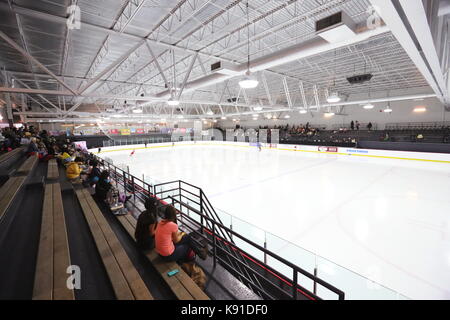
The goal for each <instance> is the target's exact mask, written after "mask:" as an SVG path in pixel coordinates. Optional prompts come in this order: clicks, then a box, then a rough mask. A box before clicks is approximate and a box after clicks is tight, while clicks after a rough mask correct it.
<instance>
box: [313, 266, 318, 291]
mask: <svg viewBox="0 0 450 320" xmlns="http://www.w3.org/2000/svg"><path fill="white" fill-rule="evenodd" d="M314 277H315V278H317V267H314ZM313 293H314V294H315V295H317V282H316V279H314V284H313Z"/></svg>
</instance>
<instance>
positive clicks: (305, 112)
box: [299, 109, 308, 114]
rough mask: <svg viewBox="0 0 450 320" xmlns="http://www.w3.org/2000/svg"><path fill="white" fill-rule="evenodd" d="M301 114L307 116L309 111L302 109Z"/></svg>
mask: <svg viewBox="0 0 450 320" xmlns="http://www.w3.org/2000/svg"><path fill="white" fill-rule="evenodd" d="M299 112H300V114H307V113H308V111H307V110H306V109H300V111H299Z"/></svg>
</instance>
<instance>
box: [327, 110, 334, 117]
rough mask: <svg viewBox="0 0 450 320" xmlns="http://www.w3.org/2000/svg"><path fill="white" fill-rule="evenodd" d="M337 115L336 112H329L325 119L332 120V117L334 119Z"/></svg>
mask: <svg viewBox="0 0 450 320" xmlns="http://www.w3.org/2000/svg"><path fill="white" fill-rule="evenodd" d="M335 115H336V114H335V113H334V112H331V111H330V112H327V113H325V117H326V118H331V117H333V116H335Z"/></svg>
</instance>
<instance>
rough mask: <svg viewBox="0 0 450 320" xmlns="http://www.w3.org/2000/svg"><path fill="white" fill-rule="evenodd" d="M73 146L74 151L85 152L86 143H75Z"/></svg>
mask: <svg viewBox="0 0 450 320" xmlns="http://www.w3.org/2000/svg"><path fill="white" fill-rule="evenodd" d="M73 145H74V147H75V149H81V150H87V145H86V141H75V142H74V143H73Z"/></svg>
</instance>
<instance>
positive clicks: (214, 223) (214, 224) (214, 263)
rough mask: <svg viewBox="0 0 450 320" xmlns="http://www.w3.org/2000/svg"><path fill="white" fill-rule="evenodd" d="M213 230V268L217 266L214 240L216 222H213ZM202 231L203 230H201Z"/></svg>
mask: <svg viewBox="0 0 450 320" xmlns="http://www.w3.org/2000/svg"><path fill="white" fill-rule="evenodd" d="M212 223H213V230H212V236H213V255H214V259H213V261H214V262H213V265H214V268H215V267H216V264H217V239H216V222H215V221H213V222H212ZM202 230H203V229H202Z"/></svg>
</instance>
